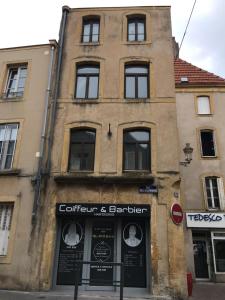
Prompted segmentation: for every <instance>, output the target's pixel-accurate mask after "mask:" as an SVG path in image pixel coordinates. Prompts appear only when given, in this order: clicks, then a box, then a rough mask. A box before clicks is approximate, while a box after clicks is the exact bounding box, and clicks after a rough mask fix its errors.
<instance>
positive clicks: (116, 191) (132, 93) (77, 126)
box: [37, 6, 186, 297]
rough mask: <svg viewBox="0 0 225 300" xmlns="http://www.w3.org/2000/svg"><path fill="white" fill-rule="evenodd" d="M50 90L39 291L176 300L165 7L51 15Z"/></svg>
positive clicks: (174, 140)
mask: <svg viewBox="0 0 225 300" xmlns="http://www.w3.org/2000/svg"><path fill="white" fill-rule="evenodd" d="M55 84H56V90H57V91H58V93H57V97H56V100H57V103H55V109H56V111H55V112H53V117H54V118H53V119H54V125H55V127H54V138H53V144H52V147H51V151H52V160H51V171H50V178H49V182H48V187H47V190H46V193H45V197H44V198H43V199H42V205H43V207H42V213H41V220H42V229H41V233H42V234H43V249H42V258H41V260H40V268H39V273H38V276H37V277H38V280H39V284H40V285H39V287H40V288H41V289H50V288H60V289H67V288H69V287H70V286H73V285H74V279H75V276H76V270H75V264H76V262H77V261H86V262H90V261H91V262H92V264H91V265H90V264H81V265H80V266H81V267H80V272H79V276H80V280H81V279H82V278H87V279H88V284H84V283H83V282H82V286H81V287H80V291H82V292H88V291H96V290H97V291H98V292H96V293H101V291H102V292H106V291H108V292H115V293H116V292H118V288H115V287H113V286H112V285H113V282H114V281H118V282H119V281H120V280H122V278H121V276H120V268H121V263H122V264H123V271H124V276H123V277H124V280H123V283H124V292H125V294H126V295H133V296H134V295H136V296H137V297H140V296H142V295H151V294H152V295H155V296H156V295H161V296H162V295H164V296H168V295H173V296H177V297H184V296H185V295H186V265H185V258H184V238H183V227H182V225H177V224H175V223H173V221H172V219H171V216H170V212H171V206H172V204H173V203H178V204H179V203H180V174H179V163H178V161H179V154H178V133H177V123H176V103H175V87H174V66H173V47H172V35H171V19H170V8H169V7H166V6H165V7H161V6H158V7H154V6H152V7H126V8H121V7H118V8H90V9H70V8H68V7H63V15H62V22H61V30H60V40H59V60H58V68H57V74H56V82H55ZM112 262H113V263H116V264H118V266H117V267H115V266H114V265H110V263H112ZM122 273H123V272H122ZM38 280H37V281H38Z"/></svg>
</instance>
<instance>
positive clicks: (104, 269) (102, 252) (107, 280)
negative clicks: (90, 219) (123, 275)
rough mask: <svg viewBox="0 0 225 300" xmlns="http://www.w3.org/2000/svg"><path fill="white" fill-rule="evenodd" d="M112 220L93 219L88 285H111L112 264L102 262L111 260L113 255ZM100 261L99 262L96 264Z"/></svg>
mask: <svg viewBox="0 0 225 300" xmlns="http://www.w3.org/2000/svg"><path fill="white" fill-rule="evenodd" d="M114 235H115V234H114V224H113V222H107V221H105V222H102V221H95V222H94V223H93V226H92V244H91V261H93V262H96V264H92V265H91V266H90V285H92V286H111V285H112V283H113V266H110V265H107V264H106V265H104V264H102V263H104V262H113V256H114ZM98 262H99V263H101V264H98Z"/></svg>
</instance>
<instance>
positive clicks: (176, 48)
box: [172, 36, 179, 59]
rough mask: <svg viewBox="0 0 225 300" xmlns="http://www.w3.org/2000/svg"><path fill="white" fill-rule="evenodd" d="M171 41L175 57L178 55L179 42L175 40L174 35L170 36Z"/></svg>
mask: <svg viewBox="0 0 225 300" xmlns="http://www.w3.org/2000/svg"><path fill="white" fill-rule="evenodd" d="M172 43H173V54H174V57H175V59H177V58H178V57H179V44H178V43H177V42H176V40H175V37H174V36H173V37H172Z"/></svg>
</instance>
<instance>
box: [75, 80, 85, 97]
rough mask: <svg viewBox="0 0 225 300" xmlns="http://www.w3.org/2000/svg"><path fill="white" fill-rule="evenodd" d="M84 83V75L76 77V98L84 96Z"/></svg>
mask: <svg viewBox="0 0 225 300" xmlns="http://www.w3.org/2000/svg"><path fill="white" fill-rule="evenodd" d="M86 84H87V78H86V77H79V76H78V77H77V87H76V98H85V91H86Z"/></svg>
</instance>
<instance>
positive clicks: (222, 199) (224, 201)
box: [203, 176, 225, 210]
mask: <svg viewBox="0 0 225 300" xmlns="http://www.w3.org/2000/svg"><path fill="white" fill-rule="evenodd" d="M207 178H209V180H210V179H212V178H216V181H217V188H218V195H219V207H215V202H214V195H213V186H212V181H211V180H210V181H209V185H210V194H211V199H212V207H209V202H208V195H207V189H206V179H207ZM203 187H204V193H205V199H206V204H207V208H208V210H224V208H225V195H224V185H223V178H222V177H219V176H205V177H204V180H203Z"/></svg>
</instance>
